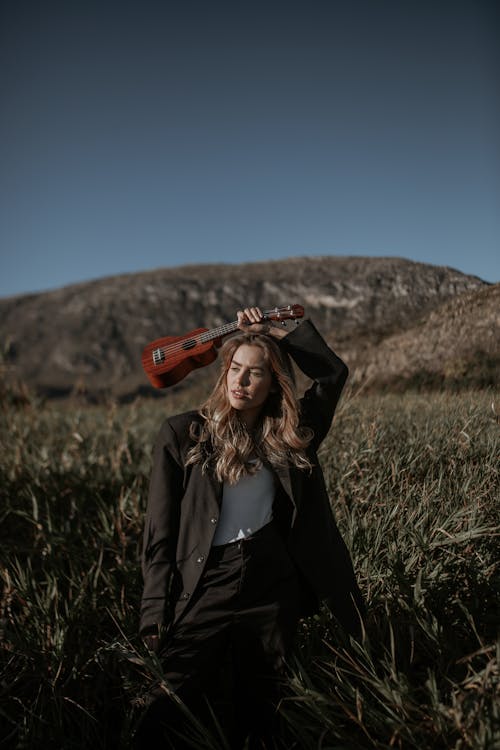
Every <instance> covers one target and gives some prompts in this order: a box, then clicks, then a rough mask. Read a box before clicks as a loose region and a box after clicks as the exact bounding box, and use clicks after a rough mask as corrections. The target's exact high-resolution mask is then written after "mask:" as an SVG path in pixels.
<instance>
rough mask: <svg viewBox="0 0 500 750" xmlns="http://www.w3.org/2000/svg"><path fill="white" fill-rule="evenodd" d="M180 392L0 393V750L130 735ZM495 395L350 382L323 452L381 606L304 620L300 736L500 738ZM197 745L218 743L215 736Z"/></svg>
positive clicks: (436, 742) (145, 660)
mask: <svg viewBox="0 0 500 750" xmlns="http://www.w3.org/2000/svg"><path fill="white" fill-rule="evenodd" d="M185 407H187V404H185V403H182V397H180V396H178V397H177V398H175V399H170V398H169V399H165V400H162V401H156V402H140V403H137V402H136V403H135V404H132V405H130V406H127V407H113V406H111V407H108V408H105V407H102V408H97V407H96V408H89V407H87V408H79V407H77V406H74V407H70V406H66V407H64V408H63V407H60V408H58V409H56V408H55V407H50V408H49V407H47V406H45V407H44V406H42V405H40V406H39V407H37V406H36V404H32V405H31V406H29V405H28V406H26V407H24V408H19V407H18V408H15V407H13V406H8V405H4V407H3V410H2V409H1V408H0V420H1V423H0V439H1V446H0V488H1V489H0V499H1V502H0V512H1V524H0V533H1V544H0V575H1V582H2V589H1V600H0V629H1V632H0V635H1V657H0V658H1V661H0V723H1V733H0V748H43V749H44V750H45V749H49V748H65V749H66V748H67V749H68V750H69V749H74V750H77V749H78V750H83V749H84V748H85V749H88V748H93V750H99V749H100V748H127V747H128V737H129V734H130V722H131V719H130V716H131V706H132V705H133V704H134V702H136V699H137V698H138V696H140V695H141V694H142V693H143V691H144V689H145V688H146V687H147V684H148V682H149V681H150V680H152V679H154V676H155V674H156V673H157V667H158V665H157V663H156V662H155V659H154V657H152V656H149V655H148V653H147V652H146V650H145V648H144V646H143V644H142V643H141V642H140V640H139V638H138V636H137V625H138V603H139V597H140V592H141V579H140V574H139V565H138V558H139V551H140V537H141V529H142V518H143V513H144V509H145V501H146V492H147V481H148V474H149V470H150V453H151V444H152V440H153V438H154V436H155V434H156V431H157V429H158V427H159V425H160V423H161V421H162V419H163V418H164V416H166V415H167V414H169V413H173V412H176V411H179V410H182V409H183V408H185ZM499 410H500V405H499V403H498V399H497V401H496V405H495V402H494V398H493V396H492V394H491V393H487V392H467V393H462V394H460V395H457V394H453V395H452V394H446V393H436V394H425V395H422V394H420V395H419V394H412V393H408V394H406V395H404V396H394V395H392V396H391V395H383V396H376V395H371V396H364V397H363V396H357V397H354V396H351V397H347V398H345V399H344V401H343V402H342V405H341V407H340V410H339V413H338V415H337V418H336V421H335V423H334V427H333V428H332V430H331V432H330V435H329V437H328V438H327V441H326V442H325V444H324V446H323V448H322V452H321V460H322V464H323V467H324V470H325V475H326V478H327V483H328V486H329V490H330V494H331V498H332V502H333V506H334V510H335V514H336V517H337V520H338V523H339V526H340V528H341V531H342V532H343V534H344V538H345V539H346V542H347V543H348V546H349V547H350V549H351V550H352V555H353V559H354V563H355V568H356V570H357V573H358V577H359V581H360V585H361V588H362V590H363V593H364V595H365V597H366V601H367V604H368V610H369V617H368V621H367V625H366V634H365V638H364V641H363V643H362V644H361V645H358V644H355V643H351V644H349V643H347V642H346V640H345V638H344V636H343V635H342V633H341V632H340V630H339V628H338V626H337V624H336V623H335V622H334V621H333V620H332V619H331V617H330V615H329V613H328V612H327V611H323V612H322V613H321V614H320V615H318V616H316V617H314V618H311V619H309V620H306V621H304V622H303V623H302V625H301V629H300V633H299V640H298V644H297V649H296V655H295V658H294V660H293V663H292V664H291V665H290V669H291V679H290V686H289V689H288V695H287V697H286V699H285V700H284V701H283V705H282V708H281V710H282V714H283V717H284V721H285V727H286V728H285V730H284V732H285V735H286V737H287V742H288V746H289V747H290V748H292V747H296V748H298V749H302V748H304V749H305V750H308V749H309V748H322V749H323V750H327V749H333V748H336V749H338V750H340V749H341V748H342V749H343V750H350V749H352V750H354V749H358V748H415V749H417V748H418V750H422V748H456V749H457V750H458V749H462V748H484V749H486V748H488V749H491V750H493V748H499V747H500V694H499V681H498V678H499V675H498V642H497V640H496V639H497V632H498V613H499V609H500V607H499V599H498V591H499V580H498V567H497V565H498V533H499V518H498V507H499V502H498V500H499V484H498V458H499V416H498V412H499ZM193 747H198V748H203V747H205V748H210V747H213V748H215V747H223V741H222V740H221V739H220V738H219V739H214V738H213V737H210V736H208V735H206V736H205V737H204V738H203V737H198V738H195V739H194V740H193Z"/></svg>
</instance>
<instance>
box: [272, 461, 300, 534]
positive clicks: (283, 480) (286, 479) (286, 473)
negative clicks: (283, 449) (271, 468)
mask: <svg viewBox="0 0 500 750" xmlns="http://www.w3.org/2000/svg"><path fill="white" fill-rule="evenodd" d="M275 471H276V476H277V477H278V481H279V483H280V484H281V486H282V488H283V490H284V491H285V493H286V494H287V495H288V497H289V498H290V502H291V503H292V506H293V514H292V526H293V524H294V523H295V518H296V517H297V499H296V497H295V493H294V491H293V477H292V473H291V471H290V469H289V468H288V467H287V466H286V467H283V468H279V469H276V470H275Z"/></svg>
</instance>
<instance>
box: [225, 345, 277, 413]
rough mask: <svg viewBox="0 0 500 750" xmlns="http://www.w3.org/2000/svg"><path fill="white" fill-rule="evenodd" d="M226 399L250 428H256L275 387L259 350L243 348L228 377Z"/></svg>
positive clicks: (233, 360)
mask: <svg viewBox="0 0 500 750" xmlns="http://www.w3.org/2000/svg"><path fill="white" fill-rule="evenodd" d="M226 384H227V396H228V399H229V403H230V404H231V406H232V407H233V409H237V411H238V412H240V417H241V418H242V419H243V420H244V422H245V423H246V425H247V427H253V425H254V424H255V422H256V420H257V418H258V416H259V414H260V411H261V409H262V406H263V405H264V402H265V401H266V399H267V397H268V396H269V393H270V392H271V389H272V385H273V376H272V373H271V369H270V367H269V365H268V363H267V360H266V358H265V354H264V351H263V350H262V349H261V348H260V346H251V345H250V344H241V345H240V346H239V347H238V348H237V349H236V351H235V352H234V354H233V358H232V360H231V364H230V366H229V370H228V371H227V375H226Z"/></svg>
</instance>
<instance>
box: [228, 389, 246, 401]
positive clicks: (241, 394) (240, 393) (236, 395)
mask: <svg viewBox="0 0 500 750" xmlns="http://www.w3.org/2000/svg"><path fill="white" fill-rule="evenodd" d="M231 394H232V395H233V397H234V398H239V399H243V398H247V394H246V393H245V392H244V391H231Z"/></svg>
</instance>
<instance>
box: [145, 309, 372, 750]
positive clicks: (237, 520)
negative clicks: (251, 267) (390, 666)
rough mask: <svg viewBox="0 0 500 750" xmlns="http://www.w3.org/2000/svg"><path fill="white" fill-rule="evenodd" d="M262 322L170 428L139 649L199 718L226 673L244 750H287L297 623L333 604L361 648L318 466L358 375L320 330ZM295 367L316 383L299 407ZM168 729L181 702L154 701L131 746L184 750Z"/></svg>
mask: <svg viewBox="0 0 500 750" xmlns="http://www.w3.org/2000/svg"><path fill="white" fill-rule="evenodd" d="M262 318H263V315H262V312H261V310H260V309H259V308H258V307H249V308H246V309H245V310H244V311H239V312H238V325H239V328H240V329H241V332H242V333H241V334H240V335H236V336H235V337H233V338H231V339H229V340H228V341H227V342H226V343H225V345H224V347H223V348H222V350H221V354H222V368H221V373H220V377H219V379H218V381H217V383H216V385H215V388H214V389H213V392H212V394H211V396H210V397H209V399H208V400H207V401H206V403H205V404H204V405H203V406H202V408H201V409H200V410H199V411H192V412H188V413H186V414H180V415H178V416H175V417H171V418H170V419H167V420H166V422H165V423H164V424H163V426H162V428H161V430H160V434H159V436H158V439H157V442H156V446H155V451H154V462H153V471H152V476H151V483H150V493H149V501H148V508H147V514H146V522H145V529H144V546H143V575H144V592H143V597H142V610H141V625H140V632H141V635H142V637H143V638H144V640H145V641H146V642H147V644H148V645H149V647H150V648H151V649H152V650H154V651H156V652H157V653H158V655H159V656H160V658H161V661H162V664H163V666H164V671H165V680H166V682H167V684H168V685H169V687H170V689H171V690H172V691H173V692H174V693H175V694H176V695H177V696H178V697H179V698H180V699H181V700H182V701H184V702H185V704H186V705H187V706H188V707H189V708H190V709H191V710H192V711H194V712H196V713H198V712H199V711H201V710H202V707H203V705H204V701H205V696H209V698H210V700H212V701H215V704H216V703H217V695H216V689H215V687H214V686H215V685H216V684H217V676H218V675H219V674H220V672H221V669H222V665H224V666H225V669H226V671H227V666H228V664H229V665H230V666H231V670H230V671H231V676H232V680H233V682H232V691H231V695H232V696H233V699H234V700H233V705H232V709H233V722H232V726H229V730H228V731H229V733H230V736H231V739H230V742H231V747H234V748H237V747H243V744H244V742H245V739H246V738H247V737H249V738H250V739H249V747H259V748H271V747H277V746H278V747H279V739H278V738H277V736H276V731H275V730H276V726H275V722H274V715H275V707H276V703H277V700H278V699H279V678H280V676H281V674H282V672H283V666H284V662H285V660H286V657H287V654H288V653H289V651H290V648H291V646H292V643H293V639H294V635H295V632H296V629H297V624H298V622H299V619H300V618H301V617H303V616H305V615H307V614H311V613H313V612H314V611H316V610H317V609H318V607H319V604H320V602H321V601H322V600H325V599H326V600H327V601H328V602H329V605H330V608H331V609H332V611H333V613H334V614H335V615H336V616H337V618H338V619H339V621H340V622H341V623H342V625H343V626H344V628H345V629H346V630H347V631H348V632H350V633H351V634H353V635H356V634H357V633H358V632H359V630H360V612H361V611H362V607H363V605H362V601H361V596H360V593H359V590H358V587H357V584H356V580H355V577H354V573H353V569H352V564H351V560H350V557H349V553H348V551H347V549H346V546H345V544H344V542H343V541H342V539H341V537H340V534H339V532H338V529H337V526H336V524H335V521H334V519H333V515H332V511H331V508H330V503H329V499H328V496H327V492H326V488H325V482H324V478H323V474H322V471H321V468H320V466H319V463H318V459H317V450H318V447H319V445H320V443H321V441H322V440H323V438H324V437H325V436H326V434H327V432H328V430H329V428H330V425H331V422H332V419H333V415H334V411H335V407H336V405H337V402H338V400H339V397H340V394H341V391H342V388H343V385H344V383H345V380H346V378H347V367H346V366H345V364H344V363H343V362H342V360H340V359H339V358H338V357H337V356H336V354H334V352H333V351H332V350H331V349H330V348H329V347H328V346H327V344H326V343H325V341H324V340H323V338H322V337H321V336H320V334H319V333H318V331H317V330H316V328H315V327H314V325H313V324H312V323H311V322H310V321H308V320H305V321H304V322H303V323H302V324H301V325H300V326H299V327H298V328H295V329H294V330H292V331H291V332H290V333H287V332H286V330H283V329H282V328H278V327H274V326H272V325H271V324H269V323H267V322H262ZM290 358H291V359H292V360H293V361H294V362H295V363H296V365H297V366H298V367H299V368H300V369H301V370H302V372H304V373H305V375H307V376H308V377H310V378H311V379H312V380H313V381H314V382H313V384H312V386H311V387H310V388H309V389H308V390H307V391H306V393H305V394H304V396H303V398H301V399H300V400H299V399H298V398H297V396H296V392H295V384H294V379H293V373H292V368H291V364H290ZM214 694H215V695H214ZM224 721H225V722H226V723H225V725H226V726H228V721H227V718H226V719H225V720H224V719H223V723H224ZM173 729H174V719H173V713H172V702H171V701H170V703H169V699H168V697H167V696H166V694H165V692H164V691H162V690H161V689H158V690H156V691H153V693H152V694H151V697H150V703H149V707H148V709H147V711H146V713H145V715H144V716H143V719H142V721H141V723H140V725H139V728H138V730H137V733H136V740H135V741H136V747H138V748H139V747H140V748H145V747H148V748H150V749H151V748H155V747H164V746H165V745H164V744H162V742H164V739H162V738H166V739H167V740H168V739H169V738H170V741H171V743H172V745H171V746H172V747H181V744H180V741H179V740H178V739H175V740H174V739H173ZM167 746H168V744H167Z"/></svg>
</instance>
